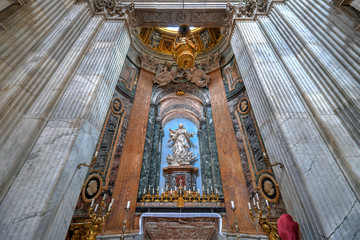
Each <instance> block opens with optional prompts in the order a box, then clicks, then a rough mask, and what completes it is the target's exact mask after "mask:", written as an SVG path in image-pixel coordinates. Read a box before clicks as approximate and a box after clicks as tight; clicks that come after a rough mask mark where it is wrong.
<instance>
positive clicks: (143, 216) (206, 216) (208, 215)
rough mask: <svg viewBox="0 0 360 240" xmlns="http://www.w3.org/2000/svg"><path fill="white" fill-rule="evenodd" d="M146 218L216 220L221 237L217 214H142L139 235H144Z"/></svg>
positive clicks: (220, 220) (219, 216) (220, 223)
mask: <svg viewBox="0 0 360 240" xmlns="http://www.w3.org/2000/svg"><path fill="white" fill-rule="evenodd" d="M147 217H149V218H150V217H159V218H160V217H162V218H218V219H219V220H218V223H219V227H218V229H219V232H218V234H220V235H222V233H221V230H222V219H221V215H220V214H219V213H143V214H141V216H140V219H139V229H140V231H139V234H140V235H143V234H144V218H147Z"/></svg>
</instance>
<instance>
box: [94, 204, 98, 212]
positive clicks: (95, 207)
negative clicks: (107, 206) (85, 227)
mask: <svg viewBox="0 0 360 240" xmlns="http://www.w3.org/2000/svg"><path fill="white" fill-rule="evenodd" d="M98 207H99V204H96V206H95V210H94V212H96V210H97V208H98Z"/></svg>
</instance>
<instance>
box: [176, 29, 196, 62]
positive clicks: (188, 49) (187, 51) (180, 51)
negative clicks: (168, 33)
mask: <svg viewBox="0 0 360 240" xmlns="http://www.w3.org/2000/svg"><path fill="white" fill-rule="evenodd" d="M181 30H183V31H181ZM190 35H191V31H190V28H189V26H187V25H181V26H180V27H179V35H178V36H177V37H176V39H175V42H174V45H173V51H174V54H173V56H174V58H175V60H176V63H177V64H178V66H179V67H180V68H183V69H189V68H192V67H193V66H194V65H195V58H196V55H197V52H198V50H199V47H198V45H197V44H196V42H195V39H194V38H193V37H192V38H193V39H192V40H191V39H190Z"/></svg>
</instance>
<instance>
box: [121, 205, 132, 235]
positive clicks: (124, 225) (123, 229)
mask: <svg viewBox="0 0 360 240" xmlns="http://www.w3.org/2000/svg"><path fill="white" fill-rule="evenodd" d="M129 210H130V208H127V207H126V208H125V211H126V213H125V220H124V224H123V226H122V229H121V230H122V234H121V236H120V239H121V240H124V239H125V230H126V222H127V215H128V211H129Z"/></svg>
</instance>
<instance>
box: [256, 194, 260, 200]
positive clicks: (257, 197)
mask: <svg viewBox="0 0 360 240" xmlns="http://www.w3.org/2000/svg"><path fill="white" fill-rule="evenodd" d="M256 199H257V200H258V201H259V194H258V193H256Z"/></svg>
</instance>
